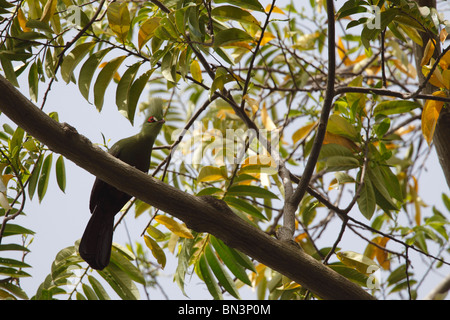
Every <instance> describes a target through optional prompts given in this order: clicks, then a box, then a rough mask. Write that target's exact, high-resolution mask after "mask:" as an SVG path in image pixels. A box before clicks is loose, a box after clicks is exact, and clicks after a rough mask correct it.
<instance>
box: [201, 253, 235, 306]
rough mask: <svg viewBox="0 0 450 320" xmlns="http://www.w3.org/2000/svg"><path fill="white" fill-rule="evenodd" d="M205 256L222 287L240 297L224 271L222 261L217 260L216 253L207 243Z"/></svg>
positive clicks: (231, 280)
mask: <svg viewBox="0 0 450 320" xmlns="http://www.w3.org/2000/svg"><path fill="white" fill-rule="evenodd" d="M205 256H206V261H207V262H208V264H209V266H210V267H211V270H212V271H213V273H214V275H215V276H216V278H217V280H218V281H219V283H220V284H221V285H222V287H224V288H225V290H227V291H228V293H230V294H231V295H232V296H233V297H235V298H236V299H240V298H241V297H240V296H239V291H238V290H237V288H236V285H235V283H234V281H233V279H231V277H230V276H229V274H228V273H227V272H226V270H225V268H224V267H223V265H222V263H221V262H220V261H219V259H218V258H217V256H216V254H215V253H214V252H213V251H212V249H211V246H210V245H209V244H208V245H207V246H206V248H205Z"/></svg>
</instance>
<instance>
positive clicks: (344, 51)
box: [337, 37, 353, 66]
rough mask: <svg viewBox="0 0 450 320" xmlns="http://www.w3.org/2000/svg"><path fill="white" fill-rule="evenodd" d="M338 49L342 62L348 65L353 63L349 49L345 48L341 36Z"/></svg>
mask: <svg viewBox="0 0 450 320" xmlns="http://www.w3.org/2000/svg"><path fill="white" fill-rule="evenodd" d="M337 51H338V54H339V58H341V60H342V62H344V64H345V65H346V66H348V65H351V64H353V62H352V61H351V60H350V59H349V57H348V56H347V49H346V48H345V46H344V43H343V42H342V38H341V37H339V39H338V43H337Z"/></svg>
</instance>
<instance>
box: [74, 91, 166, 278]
mask: <svg viewBox="0 0 450 320" xmlns="http://www.w3.org/2000/svg"><path fill="white" fill-rule="evenodd" d="M163 123H164V120H163V100H162V99H159V98H153V99H152V100H151V101H150V105H149V112H148V117H147V120H146V121H145V123H144V124H143V125H142V129H141V131H140V132H139V133H138V134H136V135H134V136H131V137H128V138H125V139H122V140H119V141H118V142H116V143H115V144H114V145H113V146H112V147H111V149H109V151H108V152H109V153H110V154H111V155H113V156H114V157H116V158H118V159H120V160H122V161H123V162H126V163H127V164H129V165H131V166H134V167H136V168H137V169H139V170H141V171H143V172H147V171H148V169H149V168H150V158H151V153H152V148H153V143H154V142H155V140H156V137H157V135H158V133H159V132H160V131H161V128H162V126H163ZM130 199H131V196H130V195H128V194H126V193H124V192H122V191H120V190H118V189H116V188H115V187H113V186H111V185H109V184H107V183H106V182H103V181H102V180H100V179H98V178H97V179H96V180H95V182H94V186H93V187H92V191H91V198H90V203H89V209H90V211H91V213H92V216H91V218H90V220H89V222H88V224H87V226H86V229H85V231H84V234H83V237H82V238H81V242H80V246H79V252H80V255H81V257H82V258H83V259H84V260H85V261H86V262H87V263H88V264H89V266H91V267H92V268H94V269H97V270H102V269H104V268H105V267H106V266H107V265H108V264H109V260H110V257H111V246H112V238H113V227H114V216H115V215H116V213H118V212H119V211H120V210H121V209H122V208H123V206H124V205H125V204H126V203H127V202H128V201H129V200H130Z"/></svg>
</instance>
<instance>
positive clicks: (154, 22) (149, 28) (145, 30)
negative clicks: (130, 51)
mask: <svg viewBox="0 0 450 320" xmlns="http://www.w3.org/2000/svg"><path fill="white" fill-rule="evenodd" d="M160 22H161V18H160V17H151V18H150V19H148V20H146V21H145V22H144V23H143V24H142V25H141V27H140V28H139V33H138V46H139V50H141V49H142V47H143V46H144V45H145V44H146V43H147V41H148V40H150V39H151V38H152V37H153V34H154V32H155V30H156V28H157V27H158V26H159V23H160Z"/></svg>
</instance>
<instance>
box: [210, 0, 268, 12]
mask: <svg viewBox="0 0 450 320" xmlns="http://www.w3.org/2000/svg"><path fill="white" fill-rule="evenodd" d="M214 2H215V3H217V4H220V3H226V4H232V5H235V6H237V7H239V8H244V9H249V10H255V11H260V12H264V7H263V6H262V5H261V3H259V1H258V0H215V1H214Z"/></svg>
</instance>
